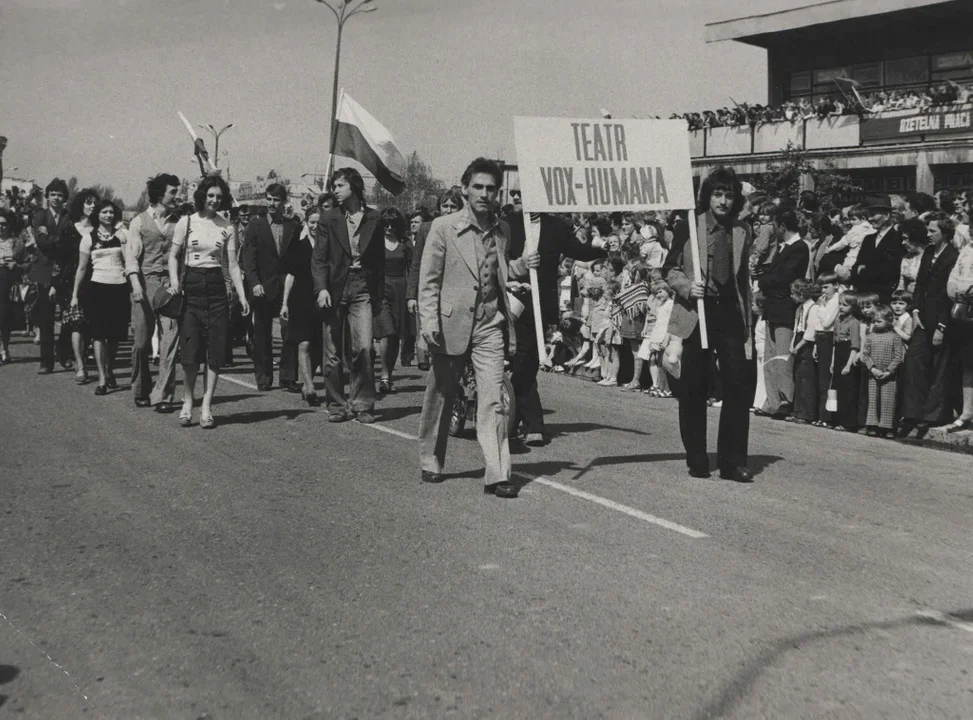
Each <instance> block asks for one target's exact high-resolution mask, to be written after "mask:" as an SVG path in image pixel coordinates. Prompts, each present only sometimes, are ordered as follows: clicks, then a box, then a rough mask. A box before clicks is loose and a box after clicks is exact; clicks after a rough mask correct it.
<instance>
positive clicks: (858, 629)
mask: <svg viewBox="0 0 973 720" xmlns="http://www.w3.org/2000/svg"><path fill="white" fill-rule="evenodd" d="M944 617H945V618H946V619H947V620H950V619H952V620H963V619H964V618H969V617H973V609H970V610H961V611H958V612H955V613H946V614H945V615H944ZM919 625H934V626H937V627H940V628H948V627H949V626H948V625H947V624H946V623H944V622H941V621H939V620H936V619H934V618H930V617H926V616H922V615H910V616H908V617H904V618H899V619H897V620H884V621H880V622H871V623H860V624H857V625H844V626H842V627H838V628H833V629H831V630H821V631H818V632H810V633H804V634H801V635H792V636H790V637H786V638H783V639H781V640H778V641H777V642H775V643H774V644H773V645H771V646H770V647H769V648H767V649H766V650H764V651H763V652H762V653H760V654H759V655H757V657H756V658H754V659H753V660H751V661H750V662H749V663H747V664H746V666H745V667H744V668H743V670H741V671H740V672H739V673H738V674H737V676H736V677H735V678H734V679H733V680H731V681H730V682H729V683H727V684H726V686H725V687H724V688H723V690H721V691H720V693H719V694H718V695H717V696H716V697H715V698H714V699H713V700H712V701H711V702H710V703H708V704H707V705H706V706H705V707H703V708H702V709H701V710H700V711H699V712H697V713H696V718H697V720H712V719H713V718H722V717H726V716H727V715H730V714H732V713H733V712H734V711H735V710H736V708H737V705H739V704H740V701H741V700H743V699H744V698H745V697H746V696H747V695H748V694H749V693H750V691H751V690H752V689H753V686H754V684H755V683H756V682H757V680H758V679H759V677H760V676H761V675H762V674H763V672H764V670H766V669H768V668H770V667H772V666H773V665H774V664H775V663H776V662H777V661H778V660H780V659H781V658H782V657H783V656H784V655H786V654H788V653H790V652H799V651H801V650H803V649H805V648H806V647H807V646H808V645H811V644H813V643H816V642H819V641H822V640H835V639H838V638H843V637H848V636H850V635H856V634H860V633H865V632H867V631H869V630H895V629H899V628H908V627H916V626H919Z"/></svg>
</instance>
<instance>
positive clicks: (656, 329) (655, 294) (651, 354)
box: [638, 280, 673, 398]
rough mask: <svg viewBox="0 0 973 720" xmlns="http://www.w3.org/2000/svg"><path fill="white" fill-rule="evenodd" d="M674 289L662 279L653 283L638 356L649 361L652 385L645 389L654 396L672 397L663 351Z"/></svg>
mask: <svg viewBox="0 0 973 720" xmlns="http://www.w3.org/2000/svg"><path fill="white" fill-rule="evenodd" d="M672 294H673V293H672V289H671V288H670V287H669V286H668V285H667V284H666V283H665V282H663V281H662V280H656V281H655V282H653V283H652V299H651V300H650V301H649V311H648V313H647V314H646V318H645V327H644V328H643V329H642V344H641V345H640V346H639V351H638V356H639V358H640V359H642V360H643V361H646V362H648V363H649V374H650V375H651V376H652V387H651V388H650V389H649V390H643V391H642V392H646V393H648V394H649V395H651V396H652V397H661V398H670V397H672V393H671V392H669V378H668V376H667V375H666V373H665V371H664V370H663V369H662V352H663V350H664V349H665V345H666V337H667V336H668V334H669V333H668V330H669V316H670V315H672Z"/></svg>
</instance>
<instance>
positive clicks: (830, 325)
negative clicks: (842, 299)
mask: <svg viewBox="0 0 973 720" xmlns="http://www.w3.org/2000/svg"><path fill="white" fill-rule="evenodd" d="M816 284H817V285H818V287H820V288H821V297H820V298H818V307H819V312H818V315H817V327H816V328H815V333H814V359H815V360H816V361H817V363H818V421H817V423H815V424H816V425H817V426H818V427H827V428H830V427H832V425H833V424H834V419H833V418H832V416H831V413H830V412H828V409H827V403H828V390H829V389H831V388H832V387H833V386H832V382H831V364H832V360H833V358H834V326H835V321H836V320H837V319H838V297H839V295H838V276H837V275H835V274H834V273H822V274H820V275H818V279H817V283H816Z"/></svg>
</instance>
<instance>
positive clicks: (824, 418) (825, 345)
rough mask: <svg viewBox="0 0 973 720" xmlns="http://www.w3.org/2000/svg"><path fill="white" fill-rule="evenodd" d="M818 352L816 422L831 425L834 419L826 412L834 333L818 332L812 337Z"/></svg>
mask: <svg viewBox="0 0 973 720" xmlns="http://www.w3.org/2000/svg"><path fill="white" fill-rule="evenodd" d="M814 346H815V347H816V348H817V350H818V420H820V421H821V422H823V423H827V424H828V425H831V424H832V423H833V422H834V418H832V417H831V413H829V412H828V408H827V403H828V390H830V389H831V388H832V385H831V357H832V355H833V354H834V333H833V332H818V333H817V334H816V335H815V336H814Z"/></svg>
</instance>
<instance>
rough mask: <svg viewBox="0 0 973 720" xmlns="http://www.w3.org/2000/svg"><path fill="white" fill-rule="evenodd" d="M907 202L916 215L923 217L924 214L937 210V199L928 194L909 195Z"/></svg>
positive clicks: (906, 197) (906, 198)
mask: <svg viewBox="0 0 973 720" xmlns="http://www.w3.org/2000/svg"><path fill="white" fill-rule="evenodd" d="M905 201H906V202H907V203H909V207H910V208H912V212H914V213H915V214H916V215H922V214H923V213H926V212H932V211H933V210H935V209H936V198H934V197H933V196H932V195H929V194H928V193H922V192H914V193H909V194H908V195H906V196H905Z"/></svg>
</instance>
